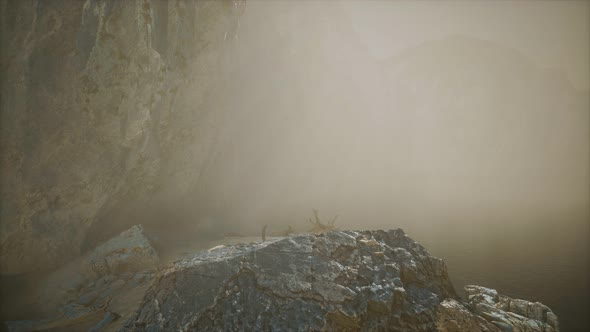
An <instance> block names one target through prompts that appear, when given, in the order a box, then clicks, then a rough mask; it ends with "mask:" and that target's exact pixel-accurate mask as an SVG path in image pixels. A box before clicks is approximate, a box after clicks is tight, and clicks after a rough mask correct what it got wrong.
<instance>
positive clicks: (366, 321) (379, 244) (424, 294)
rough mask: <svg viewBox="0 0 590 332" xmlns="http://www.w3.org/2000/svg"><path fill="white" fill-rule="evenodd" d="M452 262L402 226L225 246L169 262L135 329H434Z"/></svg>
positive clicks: (450, 294) (448, 290)
mask: <svg viewBox="0 0 590 332" xmlns="http://www.w3.org/2000/svg"><path fill="white" fill-rule="evenodd" d="M455 296H456V295H455V291H454V289H453V286H452V285H451V283H450V281H449V278H448V275H447V270H446V266H445V264H444V263H443V261H442V260H441V259H438V258H435V257H432V256H430V255H429V254H428V252H427V251H426V250H425V249H424V248H423V247H422V246H420V245H419V244H417V243H416V242H414V241H413V240H412V239H410V238H409V237H407V236H406V235H405V234H404V232H403V231H402V230H400V229H397V230H391V231H364V232H353V231H337V232H330V233H327V234H325V235H299V236H294V237H290V238H285V239H282V240H277V241H273V242H265V243H258V244H251V245H236V246H231V247H221V248H215V249H213V250H210V251H209V252H206V253H202V254H199V255H196V256H195V257H194V258H192V259H189V260H181V261H178V262H176V263H175V264H174V265H172V266H170V267H169V268H168V269H167V270H165V271H164V272H163V274H162V275H161V276H160V277H159V278H158V279H157V280H156V281H155V283H154V286H153V287H152V288H151V289H150V290H148V292H147V293H146V296H145V298H144V301H143V303H142V305H141V307H140V309H139V311H138V313H137V316H136V317H135V319H134V320H133V321H132V322H130V323H129V326H127V330H129V331H154V330H161V331H173V330H174V331H177V330H183V331H184V330H190V331H205V330H209V331H219V330H245V331H267V330H268V331H270V330H272V331H286V330H293V329H297V330H300V331H314V330H322V329H327V330H333V331H345V330H398V331H430V330H432V329H433V327H434V322H435V318H436V310H437V307H438V304H439V303H440V302H441V301H442V300H443V299H445V298H447V297H455Z"/></svg>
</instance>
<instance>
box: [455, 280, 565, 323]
mask: <svg viewBox="0 0 590 332" xmlns="http://www.w3.org/2000/svg"><path fill="white" fill-rule="evenodd" d="M465 291H466V293H467V294H468V297H469V308H471V309H472V310H473V313H475V314H476V315H479V316H481V317H483V318H485V319H486V320H488V321H489V322H491V323H493V324H494V325H496V326H498V327H500V328H502V330H503V331H511V330H514V331H531V332H533V331H535V332H537V331H538V332H545V331H559V322H558V320H557V316H555V314H553V312H552V311H551V309H549V307H547V306H546V305H544V304H542V303H538V302H534V303H533V302H529V301H526V300H521V299H512V298H510V297H508V296H505V295H499V294H498V292H497V291H496V290H494V289H489V288H485V287H480V286H466V287H465Z"/></svg>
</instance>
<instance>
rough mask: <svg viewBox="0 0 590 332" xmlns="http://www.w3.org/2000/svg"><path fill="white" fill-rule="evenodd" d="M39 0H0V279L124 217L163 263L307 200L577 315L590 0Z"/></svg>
mask: <svg viewBox="0 0 590 332" xmlns="http://www.w3.org/2000/svg"><path fill="white" fill-rule="evenodd" d="M16 3H17V2H15V3H13V4H11V5H14V4H16ZM40 3H43V5H41V6H39V4H37V2H35V3H34V5H29V4H26V5H22V6H20V7H19V6H8V2H3V6H4V7H3V8H7V9H10V10H13V11H14V13H21V14H22V15H21V14H19V15H20V16H18V15H12V14H11V13H12V12H7V13H8V14H6V15H3V16H2V18H3V21H2V24H3V26H6V27H8V28H10V29H12V30H10V29H5V30H6V31H4V32H3V34H2V38H3V39H2V41H3V43H4V44H3V45H9V46H14V48H15V51H14V52H12V51H6V50H7V49H8V48H5V49H4V51H3V53H2V55H3V59H4V58H6V61H5V66H3V68H5V69H6V70H7V71H8V70H9V69H10V70H12V69H14V68H16V69H14V70H13V71H11V73H12V75H13V76H14V77H15V79H14V80H15V81H18V82H17V84H14V86H15V88H14V89H12V85H13V82H9V83H10V84H6V85H4V87H8V88H6V89H3V90H2V91H3V96H2V97H3V99H4V100H5V101H7V102H6V103H3V104H2V105H3V113H2V116H3V118H2V119H3V122H4V123H3V126H2V128H3V132H4V133H3V136H2V138H3V148H6V149H7V151H8V153H6V158H4V159H6V160H7V161H3V164H2V165H3V168H5V169H3V182H5V183H4V184H3V187H2V190H3V191H2V193H3V197H6V199H5V201H6V202H7V203H4V202H3V206H7V207H9V208H5V207H3V209H2V213H3V218H4V219H5V220H8V222H4V220H3V223H2V225H1V226H2V227H3V228H2V231H4V232H5V235H6V236H5V237H3V241H4V242H3V243H2V245H3V249H4V248H6V249H9V250H7V251H6V252H8V254H6V255H5V256H6V257H8V258H6V259H4V258H3V259H4V261H3V264H4V266H3V268H4V270H2V272H3V273H5V274H6V275H9V277H10V278H13V277H14V278H15V280H19V281H18V282H21V281H20V279H19V278H21V277H22V276H21V275H20V273H30V274H31V275H35V278H41V274H40V273H37V270H43V269H50V268H56V267H57V266H58V265H59V264H62V263H64V262H67V261H68V260H69V259H73V258H75V257H77V256H78V255H79V254H84V253H85V252H87V251H89V250H92V249H93V248H94V247H95V246H96V245H97V244H99V243H101V242H103V241H105V240H106V239H108V238H110V237H112V236H114V235H116V234H119V233H120V232H121V231H123V230H125V229H127V228H129V227H130V226H132V225H135V224H143V225H144V227H145V231H146V234H147V236H148V237H149V238H150V240H152V242H153V245H154V246H155V247H156V249H157V250H158V251H159V254H160V255H161V257H164V258H165V259H164V260H163V261H164V262H166V259H167V258H170V257H166V255H169V256H174V255H175V254H176V253H177V251H175V250H169V249H171V248H172V249H178V248H179V247H184V246H186V245H187V244H188V245H191V246H198V247H199V249H203V248H206V247H208V246H210V245H211V244H212V242H213V241H219V240H222V241H223V237H224V235H248V236H256V237H257V238H258V237H259V235H260V232H261V230H262V229H263V227H266V229H267V231H268V232H269V234H270V235H276V234H281V233H284V231H285V230H287V229H288V228H291V229H293V230H294V231H295V232H307V231H310V229H311V228H312V225H310V224H309V222H308V220H307V219H308V218H309V217H311V216H312V213H313V212H312V211H314V210H317V211H319V217H320V218H321V220H322V221H324V222H326V221H328V220H332V219H333V218H337V219H336V223H335V226H336V227H337V228H339V229H390V228H403V229H404V230H405V231H406V233H407V234H408V235H409V236H410V237H412V238H413V239H415V240H417V241H418V242H419V243H421V244H423V245H424V246H425V247H426V248H427V249H428V250H429V251H430V252H431V253H432V254H433V255H434V256H438V257H442V258H443V259H445V262H446V264H447V266H448V267H449V274H450V275H451V276H452V278H453V282H454V284H455V287H456V288H457V289H458V290H459V292H460V289H461V288H462V286H463V285H464V284H469V283H473V284H481V285H484V286H489V287H492V288H497V289H498V290H499V291H501V292H502V293H504V294H507V295H510V296H514V297H521V298H526V299H530V300H533V301H541V302H543V303H545V304H547V305H549V306H550V307H551V308H553V309H555V311H556V313H557V314H558V316H559V318H560V321H561V322H562V323H563V324H562V326H563V329H562V330H564V331H567V330H574V329H580V330H584V329H587V328H588V327H589V325H588V323H587V322H586V321H585V319H584V317H585V316H584V315H586V312H587V310H588V308H589V301H588V298H587V296H586V294H587V292H588V291H589V290H590V288H589V287H588V277H589V276H590V274H589V264H588V259H589V258H590V257H589V255H588V253H589V251H590V246H589V244H590V241H589V237H590V109H589V108H590V61H589V60H588V59H590V45H589V44H590V3H589V2H587V1H473V2H467V1H437V2H435V1H419V2H410V1H320V0H318V1H311V0H310V1H303V0H301V1H296V0H294V1H270V0H269V1H267V0H260V1H256V0H247V1H246V2H245V4H244V3H243V2H239V1H237V2H227V3H223V4H221V5H219V6H206V5H204V6H201V5H202V4H203V3H199V5H196V4H195V3H191V2H186V3H185V2H164V1H159V2H158V1H156V2H149V4H148V3H147V2H145V4H144V5H142V6H140V5H137V4H132V5H129V4H127V3H125V5H122V3H121V2H119V3H117V2H112V3H108V6H107V3H103V2H87V3H85V4H84V5H83V8H82V5H80V4H77V5H75V4H70V3H68V2H40ZM205 4H207V3H206V2H205ZM208 4H211V3H208ZM152 5H153V6H152ZM43 6H47V8H45V7H43ZM117 6H118V7H117ZM150 6H152V7H150ZM223 6H226V7H223ZM227 6H235V8H234V9H236V8H238V7H239V10H241V11H242V14H241V15H240V16H239V24H237V26H236V27H235V29H234V24H233V23H235V22H234V21H235V19H236V17H237V15H235V16H234V11H231V10H228V8H229V7H227ZM140 7H142V8H140ZM39 8H40V9H39ZM64 8H65V9H67V10H68V11H69V10H72V13H75V14H76V15H77V16H76V15H71V16H68V15H69V14H68V15H61V14H59V15H58V12H59V11H60V9H64ZM113 8H115V9H113ZM117 8H119V9H121V10H122V11H121V13H122V14H121V13H119V12H117ZM187 8H190V10H193V11H194V12H190V13H188V14H187V15H184V14H185V13H183V10H187V11H188V9H187ZM111 10H113V12H111ZM199 10H203V11H202V12H199ZM139 12H142V13H143V14H142V15H143V18H142V19H143V21H142V22H143V23H142V25H135V21H133V20H134V19H138V20H139V18H137V17H139V16H137V15H139V14H137V13H139ZM68 13H69V12H68ZM12 16H14V17H17V16H18V19H14V20H13V19H12ZM37 16H39V19H38V17H37ZM136 16H137V17H136ZM140 16H141V15H140ZM8 18H10V19H8ZM57 18H59V20H57ZM99 18H100V19H99ZM172 18H178V19H179V20H184V21H183V22H180V23H178V24H176V23H177V22H171V21H169V20H172ZM214 18H215V19H219V22H218V23H215V22H213V23H212V22H209V21H208V20H213V19H214ZM127 19H128V20H129V21H126V20H127ZM37 20H39V22H40V23H36V22H37ZM56 20H57V21H56ZM102 20H104V22H103V21H102ZM199 20H202V21H199ZM58 21H59V24H57V23H55V22H58ZM62 21H63V22H62ZM70 21H72V22H70ZM131 21H133V23H130V22H131ZM152 21H153V22H152ZM23 22H25V23H23ZM195 22H198V24H197V23H195ZM54 23H55V24H54ZM36 24H38V25H36ZM29 25H31V26H32V27H33V28H31V29H32V30H31V31H29V27H28V26H29ZM105 27H106V28H105ZM197 27H198V28H199V29H201V28H202V29H203V30H206V31H197V30H199V29H197ZM60 29H61V30H60ZM101 29H102V30H101ZM175 29H176V30H175ZM207 29H210V30H207ZM33 30H34V31H33ZM46 30H47V31H50V32H49V33H47V35H45V31H46ZM80 31H81V32H80ZM11 33H14V36H12V35H11ZM62 35H63V36H64V37H63V41H64V42H63V43H61V41H60V43H55V45H54V41H55V40H57V39H60V38H61V36H62ZM56 36H59V37H56ZM220 36H223V38H221V37H220ZM52 38H55V39H52ZM86 39H88V40H86ZM136 39H138V40H139V42H138V43H137V47H135V46H129V47H127V46H128V45H127V44H129V45H135V44H133V43H132V42H135V41H136ZM221 39H223V41H221ZM31 40H33V41H34V42H32V41H31ZM187 40H192V41H193V42H195V44H196V45H189V46H187V47H184V45H183V47H178V45H180V44H182V43H185V42H186V41H187ZM125 45H127V46H125ZM192 48H194V50H193V49H192ZM214 48H215V49H214ZM31 50H34V52H33V51H31ZM62 55H63V56H62ZM219 55H220V56H219ZM21 58H23V59H24V60H22V61H21ZM62 58H63V59H62ZM111 58H112V59H111ZM64 59H65V60H64ZM111 60H112V61H111ZM111 62H112V63H111ZM179 73H180V74H179ZM186 73H190V75H193V74H194V77H192V76H191V77H189V78H188V79H187V76H186V75H187V74H186ZM183 75H185V76H183ZM200 75H201V76H200ZM7 77H9V75H7ZM72 77H73V78H72ZM8 81H9V79H7V82H8ZM21 81H22V82H21ZM78 83H79V85H80V87H78V86H75V85H77V84H78ZM78 88H80V89H78ZM78 90H79V91H78ZM177 90H178V91H177ZM24 99H30V100H24ZM21 110H22V112H21ZM175 112H176V113H175ZM62 122H63V123H62ZM64 123H65V124H64ZM21 129H22V130H21ZM20 131H22V132H20ZM86 131H88V132H86ZM160 135H164V136H166V135H167V136H168V137H163V138H162V137H160ZM185 136H186V137H185ZM187 137H188V138H187ZM13 142H14V144H12V143H13ZM187 142H188V143H187ZM8 143H10V144H8ZM186 145H188V147H187V146H186ZM164 159H166V160H164ZM5 165H6V166H5ZM10 200H12V201H10ZM5 216H6V217H5ZM68 234H69V235H68ZM69 237H71V238H72V240H71V241H72V243H69V244H67V245H64V244H63V243H61V242H63V241H61V240H63V239H64V238H67V239H69ZM79 246H80V247H81V248H80V251H79V252H78V251H77V248H78V247H79ZM183 249H184V248H183ZM193 249H194V248H193ZM43 255H45V256H46V257H45V256H43ZM62 256H63V257H62ZM39 257H40V258H39ZM58 258H59V259H58ZM171 258H173V259H175V258H178V257H171ZM45 263H47V264H45ZM35 283H36V281H31V282H29V284H30V285H29V284H27V285H24V284H23V285H22V286H21V287H20V288H23V289H25V288H30V287H33V286H32V285H33V284H35ZM6 285H8V286H6ZM6 285H3V288H5V289H10V290H12V288H14V287H12V284H10V283H7V284H6ZM15 310H16V311H18V310H19V309H15Z"/></svg>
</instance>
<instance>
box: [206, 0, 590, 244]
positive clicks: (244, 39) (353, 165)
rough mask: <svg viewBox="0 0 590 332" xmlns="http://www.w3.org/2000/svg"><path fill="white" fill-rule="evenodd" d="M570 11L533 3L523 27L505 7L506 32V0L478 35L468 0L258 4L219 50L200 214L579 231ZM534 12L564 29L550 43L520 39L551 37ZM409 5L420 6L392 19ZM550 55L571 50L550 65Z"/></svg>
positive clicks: (583, 141) (583, 190)
mask: <svg viewBox="0 0 590 332" xmlns="http://www.w3.org/2000/svg"><path fill="white" fill-rule="evenodd" d="M574 5H575V4H572V3H565V4H563V5H562V7H564V8H561V9H562V10H561V11H559V10H558V11H555V12H552V13H555V14H551V13H550V12H548V11H547V9H545V8H544V7H546V6H547V5H546V4H545V3H541V4H539V5H538V7H539V8H538V10H536V11H535V10H534V8H532V7H534V6H533V5H532V4H527V6H526V7H527V8H526V10H520V11H518V10H517V12H521V13H522V16H520V17H517V19H518V20H519V21H518V25H517V24H514V23H515V22H516V20H515V18H514V17H513V16H514V15H515V14H514V13H513V12H510V15H511V17H512V19H511V20H509V22H508V25H510V24H511V23H512V25H511V26H510V29H508V28H507V27H506V26H505V25H503V24H500V23H499V22H500V21H501V18H503V17H504V16H505V15H507V11H508V9H510V7H509V6H505V5H498V6H499V7H500V8H495V11H493V14H494V15H496V16H497V20H491V19H489V18H487V19H486V20H484V21H482V22H480V25H481V24H487V25H483V26H479V27H478V28H477V29H474V30H471V29H469V25H468V23H469V22H471V23H472V24H473V25H474V26H476V25H477V24H476V23H477V22H478V21H477V20H476V19H474V18H473V17H472V16H470V15H469V13H470V12H471V10H472V9H473V8H471V7H473V6H472V5H464V6H463V7H464V8H463V7H462V6H461V5H460V3H454V2H445V3H444V4H436V5H434V4H432V7H429V3H420V4H416V5H415V6H410V5H409V4H408V3H405V2H395V3H383V2H367V3H365V2H362V3H360V2H350V3H335V2H321V1H301V2H275V1H273V2H267V1H262V2H256V1H250V2H248V3H247V5H246V7H245V10H244V14H243V16H242V17H241V21H240V26H239V28H238V34H237V40H236V43H235V45H234V46H235V47H234V49H229V50H228V51H227V56H228V59H225V60H227V61H228V63H229V64H230V65H228V69H227V70H228V77H229V79H228V80H227V82H225V83H224V86H223V87H221V88H220V89H219V94H220V95H219V96H217V98H218V101H217V102H218V104H217V106H216V107H218V109H219V110H220V111H221V112H223V114H224V115H223V118H222V120H220V121H219V132H218V141H217V142H216V145H215V148H214V149H213V152H212V156H211V158H210V160H209V161H208V163H207V167H206V168H205V169H204V170H203V173H202V175H201V176H202V177H203V182H202V185H201V186H200V187H199V188H198V190H197V191H198V192H197V193H195V195H196V197H197V198H195V200H196V201H197V202H199V203H198V204H201V205H202V207H201V209H200V210H199V211H205V210H206V211H207V213H206V214H207V217H211V218H215V219H220V222H221V223H223V224H224V225H228V224H229V225H231V227H232V228H237V230H239V231H242V232H244V231H246V232H248V231H249V232H258V230H259V229H260V227H262V225H264V224H269V226H270V227H271V229H273V228H274V229H283V228H285V227H286V225H292V226H293V227H294V228H296V229H299V230H306V229H307V228H308V226H309V225H306V223H305V218H306V217H308V216H309V215H310V214H311V210H312V209H313V208H315V209H318V210H319V211H320V215H323V216H325V217H326V218H329V217H332V216H334V215H338V216H339V219H338V223H337V224H338V226H340V227H342V228H367V227H369V228H383V227H404V228H409V229H421V232H423V231H426V230H428V229H430V230H431V231H432V232H438V231H439V228H440V227H443V228H444V227H446V226H448V225H449V224H460V225H463V224H467V225H468V226H469V227H474V226H475V225H480V226H482V227H493V228H500V227H501V228H504V227H509V228H515V229H520V228H523V227H528V228H531V231H532V230H533V228H535V227H539V226H538V224H541V223H542V224H547V225H557V224H559V225H560V228H562V227H563V225H564V223H565V224H566V225H568V227H569V225H572V227H575V229H576V231H575V233H577V234H580V233H583V232H585V230H586V226H587V224H586V220H587V218H588V94H587V90H584V88H586V87H587V83H585V81H584V80H586V81H587V78H577V79H576V80H575V81H576V82H577V83H578V84H577V85H574V84H573V83H572V78H571V77H572V76H576V77H578V76H579V75H580V73H583V72H584V70H586V69H587V66H586V67H584V66H581V67H580V68H570V67H572V65H573V64H572V63H571V62H569V61H568V60H569V59H571V58H572V57H577V56H582V57H583V56H584V55H587V54H588V39H587V33H586V34H581V35H580V32H579V31H577V28H579V27H580V25H582V26H583V25H584V24H585V26H586V27H587V24H588V22H587V21H588V15H582V16H580V14H579V13H580V12H582V13H583V12H584V10H585V9H587V7H588V6H587V4H584V3H577V7H576V6H574ZM482 6H483V5H482ZM439 7H440V8H439ZM516 7H517V9H518V7H521V6H516ZM553 7H556V6H553ZM557 7H559V6H557ZM578 7H579V8H578ZM439 9H442V10H439ZM530 9H533V11H532V12H531V11H530ZM552 9H555V8H552ZM456 10H459V11H461V10H463V11H464V12H465V16H468V17H469V19H468V20H467V23H465V24H464V25H463V26H461V25H459V27H461V28H462V29H463V30H459V28H458V26H457V25H456V24H455V25H451V24H450V23H449V22H452V21H453V20H455V19H456V18H457V17H458V16H457V15H458V14H457V12H456ZM398 11H399V12H398ZM432 11H436V13H437V14H436V15H435V14H433V13H432ZM537 12H538V14H539V15H545V16H547V15H554V16H558V18H556V19H553V20H551V21H550V22H551V23H553V24H555V29H557V30H561V33H562V35H565V36H566V37H568V38H569V39H563V40H562V43H561V44H555V43H551V42H553V41H554V39H555V38H556V37H555V36H540V37H538V38H537V43H536V46H539V45H544V47H545V49H547V52H538V49H534V48H532V47H529V46H528V45H530V44H531V42H530V41H529V40H526V39H524V38H523V39H522V40H521V41H522V45H520V48H521V49H517V48H515V47H513V45H515V44H516V43H517V42H518V41H519V38H518V37H514V35H519V34H518V32H519V31H520V30H527V31H529V30H531V29H533V28H532V27H531V26H530V25H531V24H532V25H533V26H535V25H536V26H538V28H539V29H540V30H539V31H541V33H542V32H544V31H547V27H546V26H547V24H546V22H544V21H539V20H535V19H534V16H533V18H530V16H531V13H537ZM403 13H409V14H412V15H414V16H412V19H411V20H410V19H408V18H407V17H405V18H404V19H403V20H402V22H401V23H398V24H396V25H392V26H390V27H388V26H387V25H386V24H384V23H383V21H384V20H386V19H389V17H388V15H390V20H391V21H392V22H394V21H396V20H397V19H399V18H400V17H401V16H403ZM476 13H477V14H479V15H484V14H485V13H487V11H486V9H485V8H483V9H482V8H479V11H476ZM586 13H587V11H586ZM373 14H375V15H373ZM574 14H575V15H577V16H573V18H574V20H572V15H574ZM560 15H561V16H560ZM433 16H436V19H435V18H433ZM559 16H560V17H559ZM373 17H375V21H376V22H372V21H371V20H372V19H373ZM576 19H577V20H576ZM431 21H432V23H431ZM416 22H422V23H421V24H418V23H416ZM566 22H568V23H567V24H568V26H570V25H571V26H572V27H571V28H569V29H568V26H566V27H563V26H562V23H566ZM403 23H405V25H404V24H403ZM525 23H527V24H525ZM439 25H440V27H439ZM376 28H383V29H386V28H391V29H392V30H391V33H389V32H388V31H387V30H386V31H379V35H378V36H374V35H370V33H371V31H374V30H375V29H376ZM496 30H501V31H503V33H501V32H497V31H496ZM441 31H443V32H441ZM444 31H447V32H448V34H447V35H445V34H444ZM482 31H484V32H485V31H487V32H488V33H484V32H482ZM493 31H496V33H495V36H493V34H491V33H489V32H493ZM571 31H576V33H577V34H578V36H569V35H567V34H568V33H570V32H571ZM586 31H587V29H586ZM521 35H523V36H527V34H526V33H524V34H521ZM491 37H494V38H491ZM576 37H578V38H577V39H576ZM559 38H560V37H559ZM559 38H558V39H559ZM503 39H505V40H503ZM397 40H399V42H398V41H397ZM380 44H381V45H382V46H380ZM398 44H399V45H403V46H407V48H403V49H399V48H400V47H399V46H396V45H398ZM390 45H394V46H390ZM554 49H558V50H554ZM388 50H389V51H388ZM527 51H528V52H527ZM527 53H528V54H527ZM545 53H554V54H568V55H569V57H562V58H558V59H556V61H555V62H553V63H550V67H547V66H546V65H547V63H546V62H547V59H546V58H547V56H546V55H545ZM531 55H533V56H534V55H538V56H537V58H535V57H533V56H531ZM558 60H559V61H558ZM539 63H542V64H543V65H539ZM580 64H584V65H587V64H586V63H584V62H580ZM586 72H587V71H586ZM580 82H581V83H580ZM224 227H225V226H224ZM547 227H551V226H547ZM580 227H582V228H581V229H583V231H582V232H580ZM458 231H464V230H458Z"/></svg>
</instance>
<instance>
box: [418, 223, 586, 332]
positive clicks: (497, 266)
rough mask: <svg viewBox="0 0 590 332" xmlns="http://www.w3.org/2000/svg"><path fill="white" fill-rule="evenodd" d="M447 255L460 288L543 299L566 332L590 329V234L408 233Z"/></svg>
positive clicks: (553, 231) (433, 251) (549, 231)
mask: <svg viewBox="0 0 590 332" xmlns="http://www.w3.org/2000/svg"><path fill="white" fill-rule="evenodd" d="M409 235H410V236H411V237H413V238H414V239H416V240H417V241H419V242H421V243H422V244H423V245H424V246H426V247H427V248H428V250H429V251H430V253H431V254H433V255H434V256H437V257H440V258H443V259H444V260H445V262H446V264H447V266H448V270H449V274H450V276H451V279H452V281H453V284H454V285H455V289H456V290H457V292H459V294H460V295H461V296H463V286H464V285H467V284H478V285H482V286H487V287H490V288H495V289H497V290H498V291H499V292H501V293H504V294H506V295H508V296H511V297H515V298H522V299H526V300H529V301H539V302H542V303H544V304H546V305H548V306H549V307H550V308H551V309H552V310H553V311H554V312H555V313H556V314H557V316H558V317H559V320H560V327H561V331H564V332H568V331H590V324H589V313H590V301H589V297H590V293H589V292H590V288H589V259H590V255H589V254H588V233H587V232H586V230H583V229H582V230H579V231H578V232H576V230H574V229H567V228H559V227H557V228H556V229H547V228H546V229H538V230H531V229H529V228H527V229H526V230H525V229H523V230H521V231H516V232H515V231H514V230H506V231H505V232H503V231H502V229H499V230H497V231H495V232H489V231H488V232H483V231H473V232H469V231H464V232H462V233H459V232H452V231H451V232H444V233H439V234H438V235H437V236H432V234H416V235H413V234H409Z"/></svg>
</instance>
